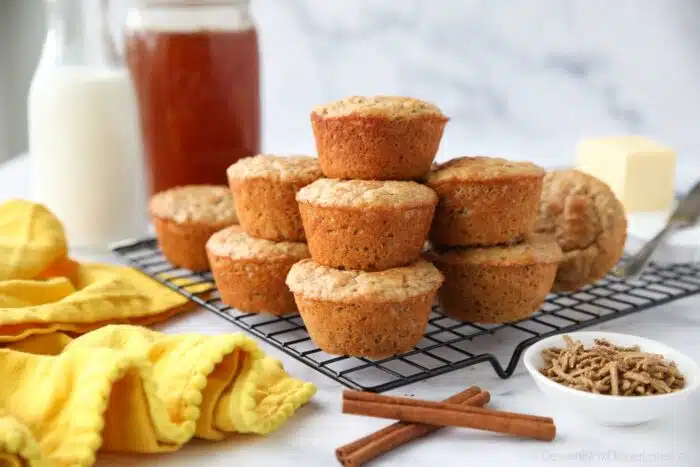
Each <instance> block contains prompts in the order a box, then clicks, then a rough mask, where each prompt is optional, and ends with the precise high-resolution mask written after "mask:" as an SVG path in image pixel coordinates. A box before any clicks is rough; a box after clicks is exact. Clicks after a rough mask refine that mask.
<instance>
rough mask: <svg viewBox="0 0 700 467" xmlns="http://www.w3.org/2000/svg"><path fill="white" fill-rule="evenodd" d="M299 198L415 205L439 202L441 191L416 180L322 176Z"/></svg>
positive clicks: (349, 203) (330, 204) (323, 203)
mask: <svg viewBox="0 0 700 467" xmlns="http://www.w3.org/2000/svg"><path fill="white" fill-rule="evenodd" d="M297 201H299V202H305V203H311V204H315V205H319V206H327V207H352V208H364V207H367V208H372V207H392V206H395V207H414V206H425V205H431V204H432V205H435V204H437V201H438V198H437V194H436V193H435V192H434V191H433V190H432V189H430V188H428V187H427V186H425V185H421V184H420V183H416V182H396V181H376V180H337V179H330V178H322V179H320V180H316V181H315V182H313V183H312V184H310V185H307V186H305V187H304V188H302V189H301V190H299V192H297Z"/></svg>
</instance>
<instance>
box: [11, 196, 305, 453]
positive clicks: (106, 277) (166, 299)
mask: <svg viewBox="0 0 700 467" xmlns="http://www.w3.org/2000/svg"><path fill="white" fill-rule="evenodd" d="M67 251H68V249H67V246H66V239H65V236H64V233H63V229H62V226H61V224H60V222H59V221H58V220H56V219H55V217H54V216H53V215H52V214H51V213H50V212H49V211H48V210H47V209H46V208H44V207H43V206H41V205H37V204H34V203H30V202H27V201H19V200H15V201H9V202H6V203H4V204H2V205H0V343H4V345H5V347H4V348H0V378H1V380H0V381H1V384H0V466H3V467H4V466H18V467H19V466H54V465H56V466H64V465H65V466H69V465H70V466H87V465H91V464H92V463H93V462H94V460H95V453H96V452H97V450H98V449H105V450H110V451H120V452H140V453H157V452H165V451H173V450H176V449H178V448H179V447H180V446H182V444H183V443H185V442H187V441H188V440H190V439H191V438H192V437H195V436H196V437H200V438H205V439H212V440H216V439H221V438H222V437H223V436H225V435H226V434H227V433H259V434H264V433H268V432H270V431H272V430H275V429H276V428H278V427H279V426H280V425H281V424H282V423H283V422H284V421H285V420H286V419H288V418H289V417H290V416H291V415H292V413H293V412H294V411H295V410H296V409H297V408H298V407H300V406H301V405H303V404H304V403H306V402H307V401H308V400H309V399H310V398H311V397H312V395H313V394H314V392H315V387H314V386H313V385H311V384H309V383H305V382H303V381H300V380H297V379H294V378H292V377H290V376H289V375H288V374H287V373H286V372H285V371H284V369H283V368H282V366H281V364H280V363H279V362H278V361H276V360H273V359H270V358H268V357H266V356H265V355H264V354H263V353H262V352H261V351H260V350H259V348H258V347H257V345H256V344H255V342H254V341H253V340H252V339H250V338H248V337H247V336H245V335H243V334H229V335H221V336H202V335H168V334H161V333H157V332H154V331H151V330H148V329H146V328H143V327H141V326H137V325H148V324H152V323H155V322H158V321H162V320H165V319H167V318H169V317H170V316H172V315H174V314H176V313H181V312H183V311H188V310H191V309H193V308H194V306H193V305H192V304H191V303H189V302H188V301H187V299H186V298H184V297H182V296H181V295H179V294H178V293H176V292H173V291H171V290H170V289H168V288H167V287H164V286H162V285H160V284H159V283H158V282H156V281H153V280H152V279H150V278H148V277H146V276H145V275H143V274H141V273H140V272H138V271H135V270H133V269H130V268H126V267H121V266H114V265H106V264H80V263H77V262H75V261H73V260H71V259H70V258H69V257H68V256H67ZM185 285H186V284H185ZM210 288H211V286H210V285H208V284H202V285H196V286H195V285H193V286H191V287H190V288H189V290H190V291H191V292H192V293H206V292H207V291H208V290H209V289H210ZM76 335H80V337H78V338H76V339H75V340H73V336H76Z"/></svg>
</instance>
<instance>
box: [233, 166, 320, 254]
mask: <svg viewBox="0 0 700 467" xmlns="http://www.w3.org/2000/svg"><path fill="white" fill-rule="evenodd" d="M227 175H228V180H229V185H230V186H231V191H232V192H233V195H234V198H235V203H236V210H237V212H238V217H239V219H240V223H241V226H242V227H243V230H245V231H246V232H247V233H248V234H250V235H252V236H253V237H257V238H264V239H267V240H273V241H303V240H304V238H305V237H304V229H303V227H302V224H301V217H300V216H299V208H298V207H297V202H296V200H295V198H294V197H295V195H296V193H297V191H299V189H300V188H302V187H303V186H306V185H308V184H309V183H311V182H313V181H314V180H317V179H319V178H321V177H322V174H321V168H320V167H319V164H318V159H316V158H315V157H308V156H287V157H285V156H273V155H259V156H255V157H249V158H245V159H241V160H239V161H238V162H236V163H235V164H233V165H232V166H231V167H229V168H228V170H227Z"/></svg>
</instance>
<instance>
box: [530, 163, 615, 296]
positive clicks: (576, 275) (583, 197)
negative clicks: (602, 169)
mask: <svg viewBox="0 0 700 467" xmlns="http://www.w3.org/2000/svg"><path fill="white" fill-rule="evenodd" d="M536 229H537V231H538V232H542V233H547V234H550V235H553V236H554V237H555V238H556V240H557V242H558V243H559V246H560V247H561V249H562V251H563V252H564V260H563V262H562V264H561V265H560V266H559V270H558V271H557V277H556V280H555V284H554V288H555V290H560V291H574V290H577V289H580V288H582V287H584V286H586V285H588V284H591V283H593V282H595V281H597V280H598V279H602V278H603V277H604V276H605V275H606V274H607V273H608V272H609V271H610V269H611V268H613V267H614V266H615V264H616V263H617V261H619V259H620V258H621V256H622V253H623V251H624V247H625V242H626V240H627V219H626V216H625V211H624V207H623V206H622V203H621V202H620V201H619V200H618V199H617V198H616V197H615V194H614V193H613V191H612V190H611V189H610V187H609V186H608V185H606V184H605V183H603V182H602V181H600V180H598V179H597V178H595V177H593V176H591V175H588V174H586V173H583V172H579V171H577V170H564V171H556V172H550V173H548V174H547V176H546V177H545V179H544V185H543V188H542V198H541V202H540V209H539V218H538V220H537V226H536Z"/></svg>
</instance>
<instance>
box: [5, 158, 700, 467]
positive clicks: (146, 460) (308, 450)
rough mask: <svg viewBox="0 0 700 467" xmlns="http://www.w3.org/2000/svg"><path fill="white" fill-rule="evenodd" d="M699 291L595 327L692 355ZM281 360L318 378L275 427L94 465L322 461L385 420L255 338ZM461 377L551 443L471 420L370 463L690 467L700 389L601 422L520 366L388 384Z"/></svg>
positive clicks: (436, 394) (428, 390) (16, 178)
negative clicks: (556, 401)
mask: <svg viewBox="0 0 700 467" xmlns="http://www.w3.org/2000/svg"><path fill="white" fill-rule="evenodd" d="M28 180H29V173H28V165H27V160H26V159H25V158H19V159H17V160H15V161H13V162H11V163H10V164H8V165H5V166H1V167H0V200H5V199H8V198H10V197H28V196H29V191H28V188H29V186H28ZM699 308H700V296H698V297H695V298H690V299H686V300H682V301H678V302H675V303H672V304H669V305H666V306H663V307H659V308H657V309H653V310H649V311H646V312H643V313H640V314H637V315H634V316H631V317H628V318H624V319H621V320H617V321H613V322H611V323H609V324H607V325H604V326H601V327H599V328H598V329H605V330H609V331H615V332H623V333H631V334H636V335H640V336H644V337H648V338H651V339H656V340H660V341H662V342H665V343H668V344H669V345H671V346H673V347H676V348H677V349H679V350H681V351H682V352H684V353H686V354H687V355H689V356H691V357H692V358H694V359H696V360H698V361H700V345H698V338H697V329H698V328H700V314H699V313H698V309H699ZM161 328H162V329H163V330H164V331H166V332H201V333H207V334H218V333H226V332H236V331H237V329H235V328H233V327H232V325H230V324H228V323H226V322H225V321H222V320H221V319H220V318H218V317H216V316H214V315H211V314H209V313H207V312H205V311H199V312H195V313H192V314H190V315H187V316H183V317H179V318H177V319H174V320H172V321H170V322H168V323H166V324H164V325H162V326H161ZM261 346H262V347H263V348H264V350H265V351H266V352H268V353H269V354H270V355H273V356H275V357H278V358H280V359H281V360H282V362H283V363H284V365H285V367H286V368H287V370H288V371H289V372H290V373H291V374H293V375H294V376H297V377H299V378H302V379H306V380H308V381H312V382H314V383H315V384H317V386H318V388H319V391H318V394H317V395H316V397H315V398H314V399H313V402H312V403H310V404H309V405H308V406H305V407H303V408H302V409H301V410H300V411H299V412H298V413H297V414H296V415H295V416H294V417H293V418H292V419H291V420H290V422H289V423H288V424H286V425H285V426H284V427H283V428H282V429H280V430H279V431H278V432H276V433H274V434H272V435H270V436H266V437H250V436H245V437H243V436H233V437H232V438H231V439H229V440H227V441H224V442H219V443H209V442H203V441H194V442H192V443H190V444H188V445H187V446H185V447H184V448H183V449H182V450H181V451H179V452H177V453H173V454H168V455H160V456H125V455H119V454H101V455H100V457H99V462H98V466H103V467H108V466H115V467H116V466H126V465H129V466H141V465H143V466H180V465H198V466H202V467H206V466H219V465H238V466H253V465H255V466H288V465H305V466H309V467H314V466H319V467H320V466H328V465H334V464H335V458H334V449H335V448H336V447H337V446H339V445H342V444H345V443H347V442H350V441H353V440H355V439H357V438H359V437H361V436H364V435H366V434H368V433H370V432H372V431H374V430H376V429H378V428H379V427H382V426H384V425H386V424H387V422H385V421H379V420H372V419H367V418H362V417H356V416H348V415H341V414H340V396H341V390H342V387H341V386H340V385H338V384H336V383H335V382H333V381H332V380H330V379H328V378H327V377H325V376H323V375H321V374H319V373H317V372H315V371H314V370H311V369H309V368H308V367H306V366H305V365H303V364H301V363H298V362H296V361H295V360H293V359H292V358H290V357H287V356H286V355H285V354H283V353H281V352H279V351H277V350H276V349H274V348H271V347H269V346H267V345H266V344H264V343H261ZM470 385H480V386H481V387H483V388H484V389H487V390H489V391H490V392H491V394H492V398H493V401H492V406H493V407H497V408H500V409H504V410H510V411H520V412H529V413H533V414H540V415H548V416H552V417H553V418H555V420H556V423H557V426H558V437H557V439H556V441H555V442H553V443H551V444H550V443H541V442H534V441H523V440H519V439H512V438H506V437H502V436H498V435H491V434H485V433H481V432H475V431H470V430H460V429H446V430H443V431H442V432H441V433H439V434H437V435H434V436H431V437H429V438H426V439H423V440H420V441H418V442H414V443H412V444H411V445H410V446H406V447H403V448H401V449H398V450H396V451H395V452H392V453H390V454H388V455H386V456H384V457H383V458H381V459H379V460H377V461H375V462H374V463H373V464H372V465H377V466H381V465H384V466H390V465H392V466H393V465H407V464H409V463H410V464H411V465H414V466H433V465H435V464H436V463H440V464H442V465H446V466H447V465H455V466H456V465H465V464H467V463H474V464H478V465H479V466H481V467H503V466H513V467H515V466H518V467H531V466H542V465H552V466H557V467H581V466H637V465H639V466H641V465H643V466H645V467H694V466H697V465H699V463H700V449H699V448H698V445H697V440H698V439H699V437H700V394H697V395H696V396H695V397H692V398H691V399H690V400H689V401H688V402H687V403H683V404H682V405H680V406H678V407H677V408H676V410H674V412H673V413H669V414H668V417H667V418H666V419H663V420H659V421H657V422H654V423H651V424H647V425H641V426H637V427H632V428H624V429H623V428H617V429H616V428H603V427H600V426H596V425H594V424H591V423H589V422H587V421H585V420H581V419H579V418H577V417H576V416H574V415H572V414H570V413H569V412H568V411H567V410H566V408H563V407H554V406H551V404H550V403H549V402H548V400H546V399H545V398H544V397H543V396H542V394H541V393H539V392H538V390H537V389H536V388H535V386H534V384H533V383H532V382H531V381H530V379H529V376H528V375H527V374H526V373H525V371H524V369H523V368H522V366H520V367H519V368H518V370H517V372H516V374H515V375H514V376H513V377H511V378H510V379H507V380H501V379H499V378H498V377H497V376H496V375H495V374H494V373H493V371H492V370H491V367H490V366H488V365H486V364H482V365H478V366H476V367H472V368H469V369H464V370H460V371H456V372H453V373H450V374H447V375H443V376H440V377H437V378H433V379H430V380H428V381H424V382H420V383H416V384H412V385H410V386H406V387H404V388H401V389H399V390H396V391H393V392H392V393H394V394H401V395H415V396H416V397H421V398H426V399H435V400H438V399H443V398H446V397H447V396H449V395H451V394H453V393H456V392H458V391H460V390H463V389H464V388H465V387H467V386H470Z"/></svg>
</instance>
